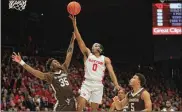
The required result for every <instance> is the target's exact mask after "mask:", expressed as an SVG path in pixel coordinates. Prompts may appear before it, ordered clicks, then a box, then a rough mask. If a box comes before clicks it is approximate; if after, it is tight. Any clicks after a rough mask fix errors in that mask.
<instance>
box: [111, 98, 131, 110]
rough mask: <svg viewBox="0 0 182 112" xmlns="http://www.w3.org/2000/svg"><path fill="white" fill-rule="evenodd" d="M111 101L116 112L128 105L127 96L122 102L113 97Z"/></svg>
mask: <svg viewBox="0 0 182 112" xmlns="http://www.w3.org/2000/svg"><path fill="white" fill-rule="evenodd" d="M113 101H114V104H115V107H116V109H117V110H121V109H123V108H124V107H125V106H126V105H127V104H128V98H127V95H126V97H125V98H124V99H123V100H122V101H119V98H118V96H115V97H114V98H113Z"/></svg>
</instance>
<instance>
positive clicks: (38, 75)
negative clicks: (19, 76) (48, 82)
mask: <svg viewBox="0 0 182 112" xmlns="http://www.w3.org/2000/svg"><path fill="white" fill-rule="evenodd" d="M21 62H22V63H23V62H24V61H23V60H21ZM21 62H20V63H21ZM21 65H22V66H23V68H24V69H25V70H27V71H28V72H29V73H31V74H33V75H34V76H35V77H37V78H40V79H42V80H43V79H44V75H43V73H42V72H40V71H38V70H35V69H34V68H32V67H31V66H29V65H28V64H26V63H24V64H21Z"/></svg>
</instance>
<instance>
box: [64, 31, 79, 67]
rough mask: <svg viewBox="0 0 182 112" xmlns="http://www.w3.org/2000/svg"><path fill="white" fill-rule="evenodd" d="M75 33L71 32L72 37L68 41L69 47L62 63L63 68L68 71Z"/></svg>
mask: <svg viewBox="0 0 182 112" xmlns="http://www.w3.org/2000/svg"><path fill="white" fill-rule="evenodd" d="M75 38H76V36H75V33H74V32H73V35H72V38H71V41H70V45H69V47H68V50H67V54H66V59H65V61H64V63H63V67H65V68H66V69H68V67H69V65H70V62H71V58H72V55H73V49H74V42H75Z"/></svg>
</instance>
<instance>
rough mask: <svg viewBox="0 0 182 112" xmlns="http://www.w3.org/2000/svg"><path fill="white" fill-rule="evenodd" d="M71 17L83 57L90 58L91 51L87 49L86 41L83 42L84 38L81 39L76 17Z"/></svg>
mask: <svg viewBox="0 0 182 112" xmlns="http://www.w3.org/2000/svg"><path fill="white" fill-rule="evenodd" d="M69 17H70V19H71V20H72V23H73V28H74V32H75V35H76V40H77V42H78V45H79V48H80V50H81V52H82V54H83V55H85V56H88V55H89V53H90V50H89V49H88V48H87V47H86V45H85V43H84V41H83V39H82V37H81V35H80V33H79V30H78V28H77V24H76V17H74V16H71V15H70V16H69Z"/></svg>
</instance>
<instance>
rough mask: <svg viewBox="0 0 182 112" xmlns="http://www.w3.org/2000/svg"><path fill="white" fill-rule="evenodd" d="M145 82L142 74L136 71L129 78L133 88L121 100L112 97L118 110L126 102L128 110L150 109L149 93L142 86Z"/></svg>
mask: <svg viewBox="0 0 182 112" xmlns="http://www.w3.org/2000/svg"><path fill="white" fill-rule="evenodd" d="M145 82H146V79H145V77H144V75H142V74H141V73H136V74H135V75H134V76H133V78H131V80H130V86H131V87H132V89H133V90H132V91H130V92H129V93H127V95H126V97H125V98H124V99H123V100H122V101H119V99H118V97H117V96H115V97H114V98H113V100H114V102H115V106H116V108H117V109H118V110H120V109H122V108H123V107H124V106H126V105H127V104H128V107H129V111H152V102H151V99H150V94H149V92H148V91H146V90H145V89H144V88H143V86H144V85H145Z"/></svg>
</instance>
